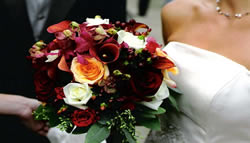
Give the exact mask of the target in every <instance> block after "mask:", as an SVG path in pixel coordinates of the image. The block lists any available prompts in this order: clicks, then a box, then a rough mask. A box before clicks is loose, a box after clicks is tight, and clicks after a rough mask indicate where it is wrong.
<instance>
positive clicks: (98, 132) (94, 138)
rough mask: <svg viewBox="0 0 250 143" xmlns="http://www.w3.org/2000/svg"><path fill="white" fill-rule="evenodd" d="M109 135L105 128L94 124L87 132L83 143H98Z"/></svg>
mask: <svg viewBox="0 0 250 143" xmlns="http://www.w3.org/2000/svg"><path fill="white" fill-rule="evenodd" d="M109 135H110V130H109V129H108V127H107V126H103V125H101V124H98V123H96V124H94V125H92V126H91V127H90V129H89V130H88V134H87V136H86V141H85V143H100V142H102V141H104V140H105V139H106V138H107V137H108V136H109Z"/></svg>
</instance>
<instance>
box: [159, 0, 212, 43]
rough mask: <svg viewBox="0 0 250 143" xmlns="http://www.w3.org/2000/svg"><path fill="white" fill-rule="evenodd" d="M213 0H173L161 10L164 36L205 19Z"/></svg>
mask: <svg viewBox="0 0 250 143" xmlns="http://www.w3.org/2000/svg"><path fill="white" fill-rule="evenodd" d="M211 3H212V0H173V1H172V2H170V3H168V4H166V5H165V6H164V7H163V8H162V10H161V21H162V28H163V29H162V30H163V36H164V39H165V41H166V39H169V38H170V35H172V34H173V33H174V32H175V31H179V30H180V29H182V28H185V27H186V26H187V25H192V24H193V23H195V22H197V21H200V20H201V19H203V17H204V15H205V13H207V12H206V11H207V10H208V7H211V6H210V5H211Z"/></svg>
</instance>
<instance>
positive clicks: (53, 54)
mask: <svg viewBox="0 0 250 143" xmlns="http://www.w3.org/2000/svg"><path fill="white" fill-rule="evenodd" d="M50 54H51V55H47V58H48V59H47V60H46V61H45V62H46V63H48V62H53V61H54V60H55V59H56V58H57V57H58V54H59V50H53V51H51V52H50Z"/></svg>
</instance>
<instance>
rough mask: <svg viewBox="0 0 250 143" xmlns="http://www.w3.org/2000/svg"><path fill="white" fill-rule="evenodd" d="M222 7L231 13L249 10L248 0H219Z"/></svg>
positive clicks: (249, 3) (249, 0)
mask: <svg viewBox="0 0 250 143" xmlns="http://www.w3.org/2000/svg"><path fill="white" fill-rule="evenodd" d="M220 1H221V2H220V5H221V7H222V9H225V10H227V11H230V12H233V13H244V12H249V11H250V0H220Z"/></svg>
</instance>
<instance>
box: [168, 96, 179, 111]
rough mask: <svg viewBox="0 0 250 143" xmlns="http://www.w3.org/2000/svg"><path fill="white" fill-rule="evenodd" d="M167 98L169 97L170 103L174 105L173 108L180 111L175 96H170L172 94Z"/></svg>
mask: <svg viewBox="0 0 250 143" xmlns="http://www.w3.org/2000/svg"><path fill="white" fill-rule="evenodd" d="M168 98H169V101H170V103H171V104H172V105H173V106H174V107H175V109H176V110H177V111H178V112H180V108H179V107H178V104H177V102H176V100H175V98H174V97H172V96H169V97H168Z"/></svg>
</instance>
